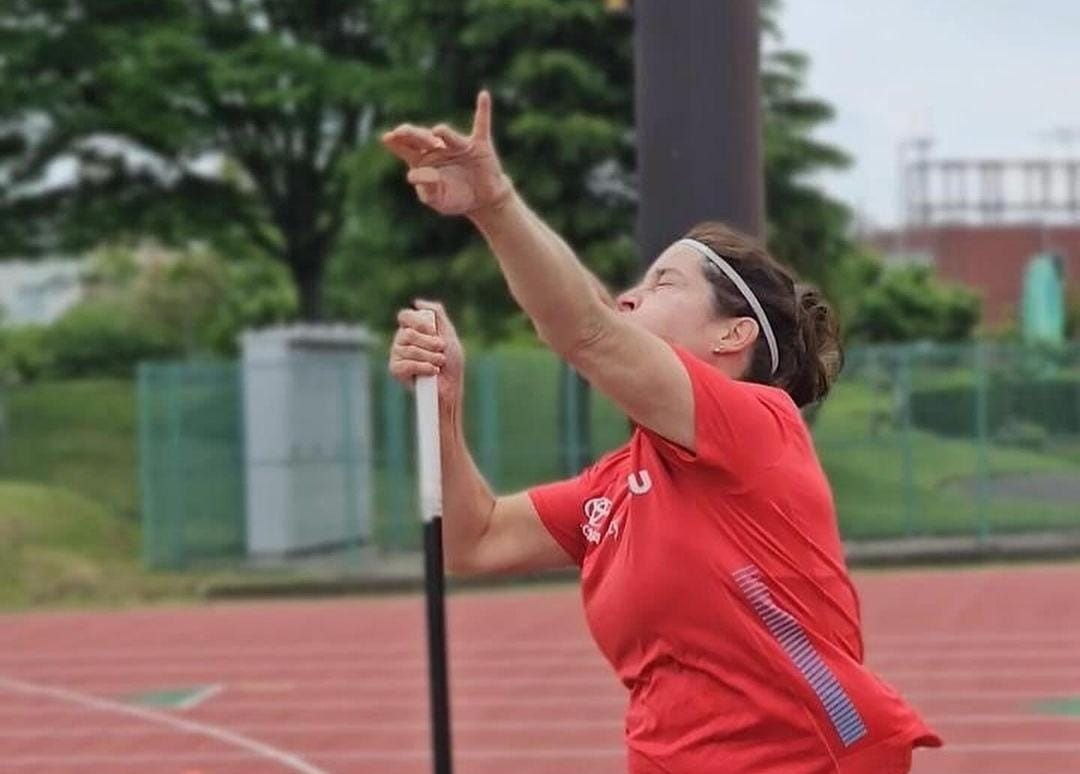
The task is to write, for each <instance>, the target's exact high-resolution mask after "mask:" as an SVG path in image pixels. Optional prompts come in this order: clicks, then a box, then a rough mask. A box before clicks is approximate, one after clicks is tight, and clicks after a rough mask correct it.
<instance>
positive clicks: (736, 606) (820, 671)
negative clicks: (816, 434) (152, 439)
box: [529, 348, 941, 774]
mask: <svg viewBox="0 0 1080 774" xmlns="http://www.w3.org/2000/svg"><path fill="white" fill-rule="evenodd" d="M676 352H677V354H678V356H679V358H680V359H681V360H682V362H683V364H684V365H685V367H686V370H687V371H688V373H689V375H690V380H691V383H692V385H693V393H694V415H695V416H694V423H695V430H694V434H695V443H694V445H695V448H696V453H691V452H689V451H687V450H686V449H684V448H682V447H680V446H677V445H676V444H673V443H671V442H670V441H667V440H665V439H664V438H662V437H660V436H659V435H657V434H655V433H653V432H651V431H649V430H646V429H644V428H640V427H638V428H636V429H635V430H634V433H633V435H632V437H631V439H630V441H629V443H627V444H626V445H625V446H623V447H622V448H619V449H616V450H615V451H613V452H611V453H610V454H607V455H606V456H604V457H603V458H602V459H600V460H599V461H598V462H597V463H596V464H595V465H593V466H592V467H590V468H588V469H586V470H585V471H584V472H583V473H582V474H581V475H580V476H578V477H577V478H574V479H570V480H568V481H563V482H559V483H555V484H549V485H547V486H541V487H537V488H536V489H533V490H531V491H530V493H529V494H530V496H531V498H532V502H533V504H534V505H535V507H536V510H537V513H538V514H539V516H540V518H541V520H542V521H543V522H544V524H545V526H546V527H547V529H548V530H549V531H550V532H551V534H552V536H553V537H554V538H555V539H556V540H557V541H558V542H559V544H560V545H561V546H562V547H563V548H564V549H565V550H566V551H567V553H569V554H570V556H572V557H573V558H574V560H575V561H576V562H577V563H578V564H579V565H580V566H581V578H582V580H581V585H582V595H583V598H584V603H585V614H586V618H587V620H588V623H589V627H590V629H591V631H592V634H593V636H594V637H595V639H596V642H597V644H598V645H599V647H600V650H601V651H602V652H603V654H604V656H605V657H606V658H607V659H608V660H609V661H610V662H611V664H612V666H614V668H615V671H616V672H617V674H618V676H619V678H620V679H621V680H622V682H623V684H624V685H626V687H627V688H628V689H629V691H630V703H629V708H628V711H627V717H626V740H627V745H628V747H629V758H630V771H631V772H632V773H633V774H702V773H703V772H723V773H724V774H826V773H827V772H829V773H839V774H899V773H900V772H907V771H908V769H909V767H910V760H911V748H912V747H913V746H939V745H940V744H941V740H940V739H939V738H938V737H937V736H936V735H935V734H934V733H933V732H932V731H931V730H930V729H929V728H928V727H927V726H926V725H925V724H924V723H923V721H922V719H921V718H920V717H919V716H918V715H917V714H916V713H915V711H914V710H912V709H911V708H910V707H909V706H908V705H907V704H905V703H904V701H903V700H902V699H901V697H900V696H899V695H898V694H897V693H896V691H894V690H893V689H892V688H890V687H889V686H888V685H886V684H885V683H884V682H882V681H881V680H879V679H878V678H877V677H876V676H875V675H874V674H872V673H871V672H870V671H869V670H868V669H867V668H866V667H865V666H863V643H862V636H861V632H860V623H859V602H858V597H857V595H856V592H855V588H854V586H853V585H852V583H851V581H850V579H849V578H848V575H847V569H846V567H845V564H844V558H843V553H842V551H841V545H840V538H839V534H838V531H837V526H836V512H835V508H834V506H833V500H832V493H831V491H830V489H829V484H828V481H827V480H826V478H825V475H824V473H823V471H822V469H821V466H820V464H819V462H818V460H817V456H816V454H815V452H814V448H813V444H812V441H811V439H810V435H809V432H808V431H807V428H806V425H805V423H804V422H803V420H802V416H801V415H800V414H799V411H798V409H797V408H796V406H795V404H794V403H793V402H792V400H791V398H790V397H789V396H788V395H787V393H786V392H784V391H783V390H779V389H776V388H773V387H766V386H762V385H757V384H751V383H747V382H740V381H735V380H732V379H730V378H728V377H727V376H725V375H724V374H722V373H721V372H720V371H718V370H716V369H715V368H713V367H711V366H709V365H708V364H706V363H704V362H703V361H700V360H698V359H697V358H695V357H694V356H693V355H690V354H689V353H687V352H684V351H682V350H679V349H678V348H676Z"/></svg>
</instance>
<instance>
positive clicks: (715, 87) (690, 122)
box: [634, 0, 765, 264]
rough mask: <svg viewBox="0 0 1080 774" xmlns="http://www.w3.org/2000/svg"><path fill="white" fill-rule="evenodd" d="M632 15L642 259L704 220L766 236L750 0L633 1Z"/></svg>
mask: <svg viewBox="0 0 1080 774" xmlns="http://www.w3.org/2000/svg"><path fill="white" fill-rule="evenodd" d="M634 17H635V103H636V112H637V116H636V124H637V126H636V133H637V145H638V147H637V151H638V173H639V176H640V179H641V199H640V206H639V210H638V213H639V214H638V244H639V246H640V249H641V257H642V260H643V261H644V262H645V263H646V264H648V263H651V262H652V259H653V258H654V257H655V256H656V255H657V254H658V253H659V252H660V251H661V250H662V249H663V248H665V247H666V246H667V245H669V244H670V243H671V242H672V241H673V240H674V239H675V237H677V236H678V235H680V234H682V233H683V232H685V231H686V229H687V228H689V227H690V226H692V225H693V224H694V223H696V222H698V221H701V220H710V219H712V220H717V219H718V220H723V221H725V222H727V223H730V224H731V225H733V226H736V227H737V228H739V229H741V230H743V231H745V232H747V233H749V234H752V235H756V236H759V237H762V236H764V227H765V190H764V188H765V187H764V181H763V179H762V166H761V96H760V92H761V88H760V83H759V80H760V76H759V70H760V66H759V62H758V57H759V48H760V19H759V8H758V2H757V0H724V1H723V2H717V0H636V2H635V3H634Z"/></svg>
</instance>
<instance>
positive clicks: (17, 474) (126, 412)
mask: <svg viewBox="0 0 1080 774" xmlns="http://www.w3.org/2000/svg"><path fill="white" fill-rule="evenodd" d="M5 403H6V415H7V426H8V428H7V436H6V438H4V439H3V443H2V445H0V479H7V480H16V481H34V482H37V483H41V484H51V485H56V486H60V487H63V488H65V489H67V490H69V491H72V492H78V493H79V494H80V495H82V496H83V497H86V498H88V499H90V500H91V501H93V502H95V503H98V504H99V505H101V506H102V507H104V508H106V509H108V511H109V512H110V513H111V514H113V515H116V516H119V517H122V518H124V519H126V520H127V521H128V522H132V523H134V522H135V521H136V520H137V517H138V505H137V498H138V490H137V487H136V480H137V465H136V427H135V385H134V383H133V382H131V381H122V380H112V379H109V380H106V379H100V380H99V379H92V380H80V381H69V382H52V383H44V384H35V385H30V386H26V387H16V388H12V389H11V390H9V391H7V392H6V394H5Z"/></svg>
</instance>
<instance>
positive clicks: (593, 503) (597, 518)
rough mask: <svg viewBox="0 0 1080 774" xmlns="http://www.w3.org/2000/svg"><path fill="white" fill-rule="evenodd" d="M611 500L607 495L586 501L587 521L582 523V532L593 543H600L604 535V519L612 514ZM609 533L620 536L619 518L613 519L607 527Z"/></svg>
mask: <svg viewBox="0 0 1080 774" xmlns="http://www.w3.org/2000/svg"><path fill="white" fill-rule="evenodd" d="M611 505H612V503H611V500H610V499H608V498H607V497H594V498H592V499H591V500H587V501H586V502H585V523H584V524H582V525H581V533H582V534H583V535H585V539H586V540H588V541H589V542H590V543H592V544H593V545H599V544H600V540H601V539H602V538H603V537H604V531H603V526H604V520H605V519H606V518H607V517H608V516H609V515H610V514H611ZM607 534H608V535H614V536H615V537H616V539H617V538H618V537H619V520H618V519H612V520H611V523H610V524H609V525H608V528H607Z"/></svg>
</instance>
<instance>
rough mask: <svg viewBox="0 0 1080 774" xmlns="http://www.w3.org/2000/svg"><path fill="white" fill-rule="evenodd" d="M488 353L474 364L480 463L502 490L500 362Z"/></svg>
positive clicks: (490, 478) (485, 472) (491, 482)
mask: <svg viewBox="0 0 1080 774" xmlns="http://www.w3.org/2000/svg"><path fill="white" fill-rule="evenodd" d="M498 357H499V356H498V355H496V354H494V353H489V354H487V355H484V356H482V357H480V358H479V359H478V360H476V361H474V366H475V368H474V371H473V372H474V373H475V374H476V375H477V378H478V380H479V382H480V384H479V385H478V389H477V391H476V392H477V396H478V402H479V403H480V406H479V414H480V462H481V468H482V469H483V471H484V475H485V476H486V477H487V480H488V482H489V483H490V484H491V486H492V487H493V488H495V489H498V488H499V474H500V470H499V360H498Z"/></svg>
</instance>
